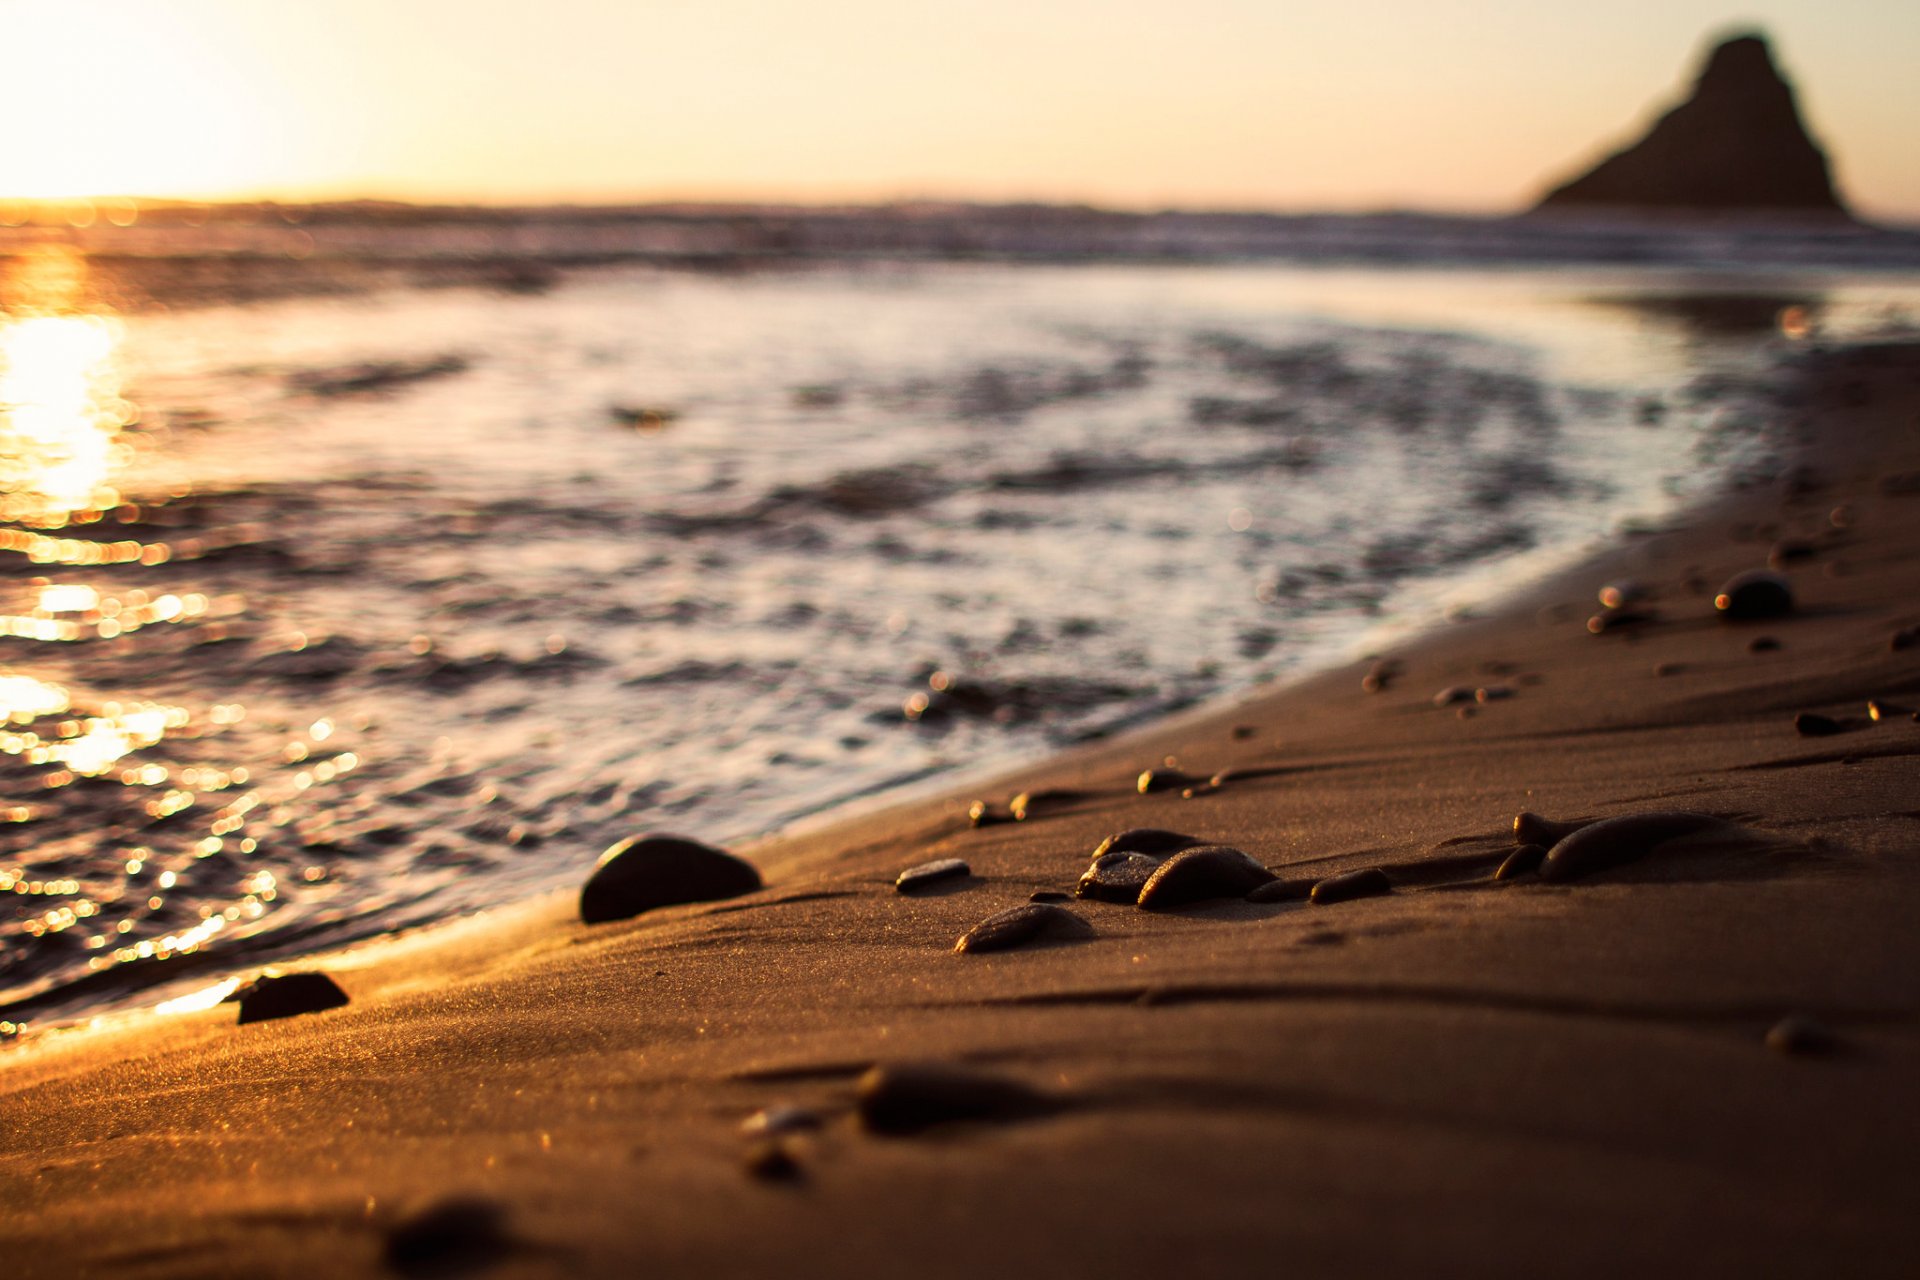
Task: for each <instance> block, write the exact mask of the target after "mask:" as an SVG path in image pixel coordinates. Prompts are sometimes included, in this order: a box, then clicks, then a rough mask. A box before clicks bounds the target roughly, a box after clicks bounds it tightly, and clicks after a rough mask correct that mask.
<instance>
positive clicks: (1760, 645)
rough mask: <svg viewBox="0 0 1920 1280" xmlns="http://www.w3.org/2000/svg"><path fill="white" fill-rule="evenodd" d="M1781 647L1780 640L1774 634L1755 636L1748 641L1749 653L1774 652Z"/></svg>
mask: <svg viewBox="0 0 1920 1280" xmlns="http://www.w3.org/2000/svg"><path fill="white" fill-rule="evenodd" d="M1779 648H1780V641H1779V640H1778V639H1777V638H1775V637H1773V636H1755V637H1754V638H1753V639H1751V640H1749V641H1747V652H1748V653H1774V652H1777V651H1778V650H1779Z"/></svg>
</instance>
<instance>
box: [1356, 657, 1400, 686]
mask: <svg viewBox="0 0 1920 1280" xmlns="http://www.w3.org/2000/svg"><path fill="white" fill-rule="evenodd" d="M1399 674H1400V664H1399V663H1397V662H1391V661H1389V660H1387V659H1385V658H1382V659H1381V660H1380V661H1378V662H1376V663H1374V664H1373V665H1372V666H1371V667H1368V668H1367V674H1366V675H1364V676H1361V677H1360V688H1361V689H1362V690H1364V691H1365V692H1367V693H1379V692H1381V691H1382V690H1384V689H1385V688H1386V687H1387V686H1388V685H1390V684H1392V683H1393V678H1394V677H1395V676H1397V675H1399Z"/></svg>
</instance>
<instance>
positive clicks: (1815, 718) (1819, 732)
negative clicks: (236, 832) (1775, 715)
mask: <svg viewBox="0 0 1920 1280" xmlns="http://www.w3.org/2000/svg"><path fill="white" fill-rule="evenodd" d="M1793 727H1794V730H1795V732H1797V733H1798V734H1799V735H1800V736H1801V737H1803V738H1831V737H1832V736H1833V735H1834V734H1836V733H1845V732H1846V728H1847V727H1846V726H1845V725H1843V724H1841V723H1840V722H1839V721H1838V720H1835V719H1834V718H1833V717H1832V716H1823V715H1820V714H1819V713H1818V712H1814V711H1802V712H1801V713H1800V714H1799V715H1797V716H1795V717H1794V718H1793Z"/></svg>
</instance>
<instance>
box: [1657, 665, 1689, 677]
mask: <svg viewBox="0 0 1920 1280" xmlns="http://www.w3.org/2000/svg"><path fill="white" fill-rule="evenodd" d="M1686 669H1687V664H1686V663H1684V662H1656V663H1654V664H1653V674H1654V675H1656V676H1677V675H1679V674H1680V673H1681V672H1682V671H1685V670H1686Z"/></svg>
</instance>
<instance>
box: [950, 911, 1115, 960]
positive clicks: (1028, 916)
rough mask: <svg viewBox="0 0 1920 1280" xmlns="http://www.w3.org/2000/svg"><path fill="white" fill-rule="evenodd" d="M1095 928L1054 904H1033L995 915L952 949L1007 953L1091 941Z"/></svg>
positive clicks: (963, 937) (969, 932)
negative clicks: (1049, 942)
mask: <svg viewBox="0 0 1920 1280" xmlns="http://www.w3.org/2000/svg"><path fill="white" fill-rule="evenodd" d="M1091 937H1093V926H1092V925H1090V924H1088V923H1087V922H1086V921H1085V920H1084V919H1082V918H1081V917H1080V916H1078V915H1075V914H1074V913H1073V912H1071V911H1069V910H1067V909H1066V908H1065V907H1057V906H1054V905H1053V904H1051V903H1040V902H1030V903H1028V904H1027V905H1026V906H1024V907H1008V908H1007V909H1006V910H1005V911H996V912H994V913H993V914H992V915H990V916H988V917H987V918H986V919H985V920H982V921H981V922H980V923H979V924H977V925H975V926H973V928H971V929H969V930H967V931H966V932H965V933H963V934H961V935H960V940H959V941H958V942H956V943H954V944H953V949H954V950H955V951H957V952H960V953H962V954H967V955H970V954H972V953H974V952H979V951H1005V950H1007V949H1008V948H1010V947H1018V946H1023V945H1025V944H1026V943H1029V942H1034V941H1037V940H1039V939H1041V938H1049V939H1055V940H1064V939H1068V938H1091Z"/></svg>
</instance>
